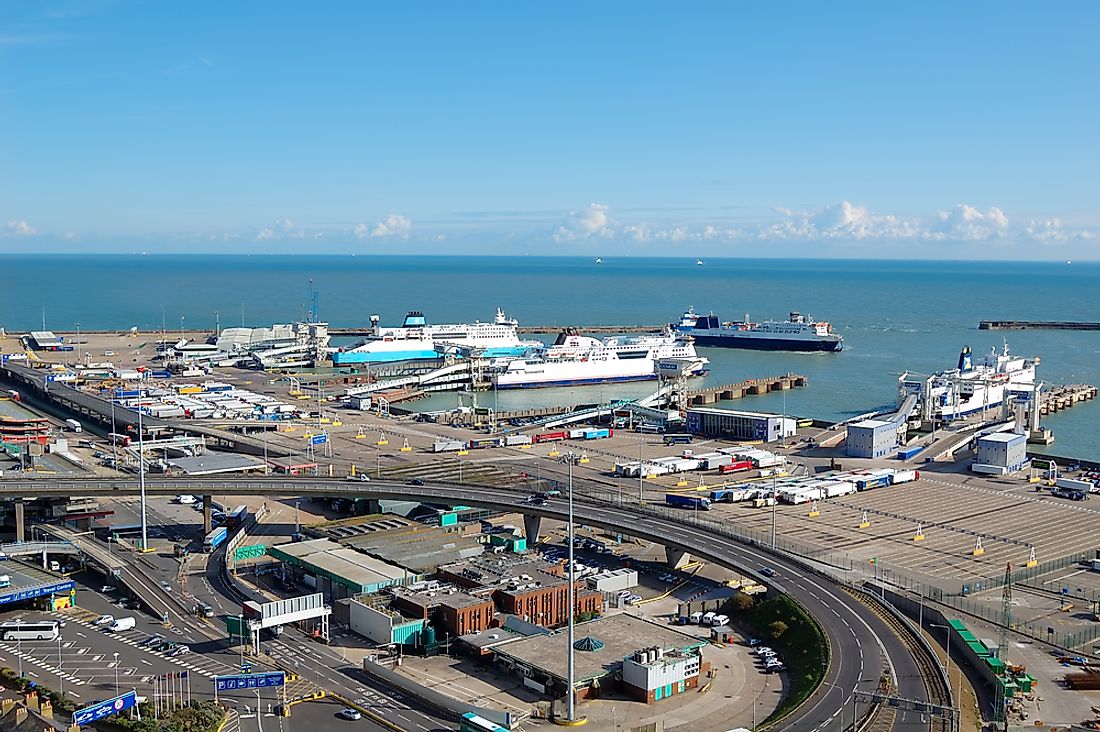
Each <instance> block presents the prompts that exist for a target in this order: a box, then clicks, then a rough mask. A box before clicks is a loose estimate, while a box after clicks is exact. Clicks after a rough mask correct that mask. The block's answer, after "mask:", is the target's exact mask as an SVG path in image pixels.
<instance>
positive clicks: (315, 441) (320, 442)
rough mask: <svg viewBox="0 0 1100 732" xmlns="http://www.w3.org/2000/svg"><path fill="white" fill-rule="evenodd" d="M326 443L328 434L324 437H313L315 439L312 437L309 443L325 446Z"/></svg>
mask: <svg viewBox="0 0 1100 732" xmlns="http://www.w3.org/2000/svg"><path fill="white" fill-rule="evenodd" d="M326 442H328V435H327V434H324V435H313V437H310V438H309V443H310V444H311V445H323V444H325V443H326Z"/></svg>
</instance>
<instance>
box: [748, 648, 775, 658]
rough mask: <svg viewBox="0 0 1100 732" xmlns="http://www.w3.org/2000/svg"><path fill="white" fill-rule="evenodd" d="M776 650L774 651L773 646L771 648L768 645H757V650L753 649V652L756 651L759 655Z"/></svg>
mask: <svg viewBox="0 0 1100 732" xmlns="http://www.w3.org/2000/svg"><path fill="white" fill-rule="evenodd" d="M774 652H775V651H773V650H772V649H771V648H769V647H768V646H757V647H756V650H755V651H753V653H755V654H756V655H758V656H764V655H767V654H769V653H774Z"/></svg>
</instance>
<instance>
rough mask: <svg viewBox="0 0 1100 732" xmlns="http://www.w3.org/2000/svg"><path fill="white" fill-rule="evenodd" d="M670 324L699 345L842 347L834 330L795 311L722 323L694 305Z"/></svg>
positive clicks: (774, 348)
mask: <svg viewBox="0 0 1100 732" xmlns="http://www.w3.org/2000/svg"><path fill="white" fill-rule="evenodd" d="M674 327H675V329H676V331H678V332H680V333H685V334H687V335H690V336H691V337H692V338H694V339H695V342H696V343H698V344H699V345H700V346H720V347H723V348H751V349H754V350H759V351H840V350H842V349H843V348H844V338H842V337H841V336H840V335H838V334H836V333H834V332H833V330H832V326H830V325H829V324H828V323H824V322H818V321H816V320H814V319H813V318H811V317H809V316H808V315H801V314H799V313H791V314H790V317H789V318H788V319H787V320H782V321H779V320H765V321H764V322H763V323H752V322H750V321H749V316H748V315H746V316H745V319H744V320H743V321H742V322H740V323H723V322H721V321H720V320H719V319H718V316H717V315H715V314H714V313H711V314H710V315H698V314H696V312H695V308H688V309H687V312H685V313H684V314H683V315H681V316H680V322H679V323H678V324H676V325H675V326H674Z"/></svg>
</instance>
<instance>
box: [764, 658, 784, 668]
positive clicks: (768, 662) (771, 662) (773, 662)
mask: <svg viewBox="0 0 1100 732" xmlns="http://www.w3.org/2000/svg"><path fill="white" fill-rule="evenodd" d="M782 665H783V662H782V661H780V660H779V656H765V657H764V667H765V668H766V667H768V666H782Z"/></svg>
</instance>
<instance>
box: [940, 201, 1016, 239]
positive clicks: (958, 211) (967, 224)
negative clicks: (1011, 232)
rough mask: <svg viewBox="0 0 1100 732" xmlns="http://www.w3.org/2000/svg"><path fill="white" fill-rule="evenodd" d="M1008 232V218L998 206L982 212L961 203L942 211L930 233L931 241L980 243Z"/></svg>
mask: <svg viewBox="0 0 1100 732" xmlns="http://www.w3.org/2000/svg"><path fill="white" fill-rule="evenodd" d="M1007 231H1008V216H1006V215H1005V212H1004V211H1002V210H1001V209H999V208H997V207H996V206H993V207H990V209H989V210H988V211H985V212H982V211H979V210H978V209H976V208H974V207H973V206H968V205H967V204H965V203H960V204H959V205H957V206H955V208H953V209H951V211H940V212H939V214H937V215H936V224H935V225H933V226H932V227H931V228H930V231H929V232H928V237H927V238H929V239H951V240H959V241H980V240H984V239H995V238H998V237H1000V236H1002V235H1003V234H1005V233H1006V232H1007Z"/></svg>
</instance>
